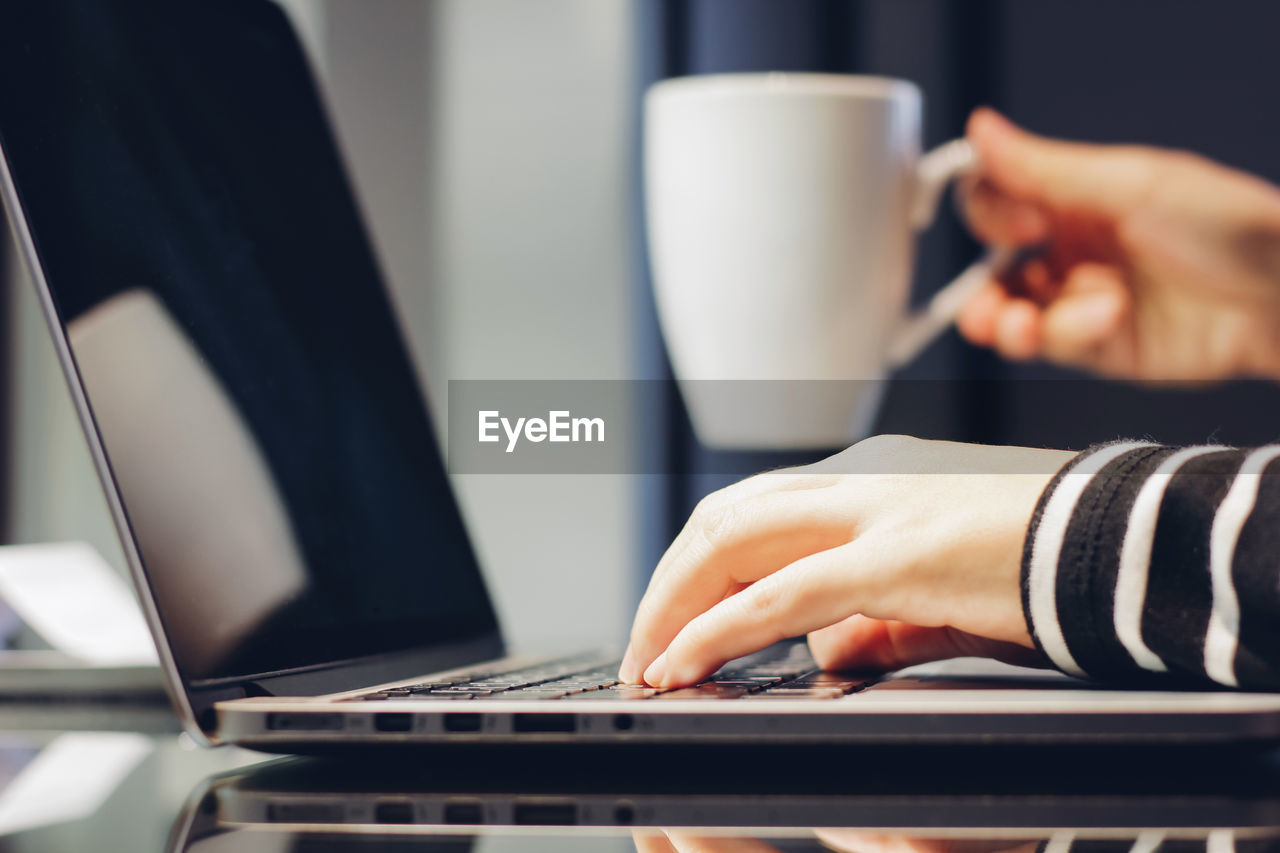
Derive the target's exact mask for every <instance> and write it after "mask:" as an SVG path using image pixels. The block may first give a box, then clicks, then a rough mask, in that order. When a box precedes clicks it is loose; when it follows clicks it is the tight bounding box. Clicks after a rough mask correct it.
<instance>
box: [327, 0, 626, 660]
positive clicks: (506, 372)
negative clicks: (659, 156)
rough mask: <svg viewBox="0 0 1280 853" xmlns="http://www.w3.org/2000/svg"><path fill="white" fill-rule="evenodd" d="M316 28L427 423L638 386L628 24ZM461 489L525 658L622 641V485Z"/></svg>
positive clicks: (465, 20) (393, 3) (497, 484)
mask: <svg viewBox="0 0 1280 853" xmlns="http://www.w3.org/2000/svg"><path fill="white" fill-rule="evenodd" d="M326 9H327V22H326V24H325V25H324V30H325V32H326V34H327V39H326V42H325V45H326V47H325V50H326V61H327V64H328V67H327V69H326V71H325V75H326V77H327V79H328V89H329V92H330V94H331V96H332V108H333V110H334V113H335V116H336V120H337V124H338V125H339V128H340V131H341V134H342V137H343V144H344V147H345V149H346V151H347V154H348V156H349V158H350V160H351V165H352V168H353V172H354V174H355V178H356V183H357V184H358V185H359V189H360V193H361V197H362V201H363V203H364V205H365V209H366V214H367V216H368V218H369V220H370V221H371V222H372V224H373V231H374V237H375V242H377V243H378V246H379V250H380V253H381V255H382V258H383V261H384V265H385V268H386V271H387V273H388V275H389V278H390V279H391V281H392V285H393V289H394V290H395V291H396V297H397V301H398V303H399V305H400V307H401V309H402V313H403V316H404V317H405V319H406V321H407V326H408V328H409V330H410V335H411V337H412V339H413V342H414V349H415V354H416V356H417V357H418V359H419V369H420V372H421V373H422V374H423V375H425V376H426V377H427V379H428V382H429V383H430V385H431V396H432V401H433V405H434V409H435V411H436V413H437V421H438V422H439V421H441V420H442V417H441V416H442V415H443V414H444V412H445V401H446V395H445V392H446V380H448V379H522V378H530V379H532V378H537V379H584V378H622V377H625V376H627V375H628V374H629V368H628V364H629V357H630V353H631V341H630V337H629V334H628V323H627V316H626V310H627V301H628V296H627V291H628V287H629V281H628V275H629V267H630V263H631V256H630V251H631V248H630V246H629V244H628V239H627V236H628V228H629V226H628V223H629V220H628V216H629V209H630V208H629V205H630V201H629V198H628V195H627V175H628V169H629V160H628V157H629V146H630V139H631V133H632V128H631V127H630V125H629V116H630V108H629V96H630V90H631V86H632V78H631V73H632V53H631V49H630V40H631V30H630V26H629V22H630V15H631V7H630V3H629V2H628V1H627V0H434V2H431V3H427V4H424V3H421V2H418V0H328V2H327V5H326ZM424 12H425V13H424ZM417 38H421V39H422V40H423V42H422V43H423V49H422V50H421V51H420V52H415V48H414V45H413V41H414V39H417ZM419 74H421V75H425V85H422V84H421V83H422V80H423V78H421V77H418V78H416V79H415V75H419ZM424 202H425V206H422V204H423V203H424ZM418 222H422V223H423V224H422V225H418V224H416V223H418ZM441 426H442V424H441ZM456 484H457V487H458V489H459V492H460V497H461V500H462V503H463V507H464V511H465V513H466V515H467V518H468V522H469V524H470V525H471V527H472V530H473V532H474V534H475V536H476V538H477V541H478V546H479V551H480V557H481V561H482V564H483V565H484V567H485V569H486V573H487V576H488V578H489V580H490V586H491V588H492V589H493V590H494V592H495V594H496V597H497V600H498V605H499V610H500V614H501V617H502V619H503V622H504V624H505V626H506V628H507V631H508V636H509V637H510V638H511V639H512V640H513V641H514V642H515V644H516V645H517V646H519V647H528V648H545V649H558V648H561V647H567V646H570V645H574V644H579V643H582V642H608V643H612V642H616V641H617V640H618V639H619V638H620V637H621V636H622V635H623V632H624V628H625V625H626V623H627V622H628V621H629V617H630V613H629V612H628V605H629V598H628V595H629V590H630V588H631V584H630V581H629V574H630V572H631V571H633V569H634V567H633V563H632V559H633V558H632V553H633V550H632V549H633V539H634V512H633V505H632V493H633V487H632V483H631V482H630V480H629V478H627V477H621V476H605V475H597V476H559V477H552V476H510V477H503V476H478V475H466V476H461V477H457V478H456Z"/></svg>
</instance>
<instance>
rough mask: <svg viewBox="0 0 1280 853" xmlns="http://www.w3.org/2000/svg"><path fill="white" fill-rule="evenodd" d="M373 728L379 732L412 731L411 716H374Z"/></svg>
mask: <svg viewBox="0 0 1280 853" xmlns="http://www.w3.org/2000/svg"><path fill="white" fill-rule="evenodd" d="M373 727H374V728H375V729H377V730H378V731H380V732H408V731H413V714H374V715H373Z"/></svg>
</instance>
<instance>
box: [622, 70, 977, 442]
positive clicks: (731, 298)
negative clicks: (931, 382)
mask: <svg viewBox="0 0 1280 853" xmlns="http://www.w3.org/2000/svg"><path fill="white" fill-rule="evenodd" d="M920 125H921V97H920V91H919V90H918V89H917V88H916V87H915V86H914V85H913V84H911V83H909V82H906V81H902V80H892V79H888V78H882V77H861V76H844V75H828V74H781V73H774V74H726V75H711V76H704V77H685V78H678V79H672V80H666V81H663V82H661V83H658V84H656V85H655V86H653V87H652V88H651V89H650V90H649V92H648V94H647V96H646V98H645V140H644V144H645V149H644V168H645V193H646V211H647V224H648V232H649V251H650V259H651V265H652V270H653V278H654V285H655V288H656V294H657V303H658V314H659V319H660V322H661V325H662V330H663V335H664V337H665V339H666V344H667V349H668V352H669V353H670V356H671V361H672V365H673V368H674V370H675V373H676V377H677V379H678V380H679V382H680V384H681V392H682V395H683V396H684V398H685V401H686V404H687V406H688V408H689V411H690V415H691V417H692V420H693V424H694V428H695V430H696V432H697V434H698V437H699V439H700V440H701V441H703V442H704V443H705V444H707V445H710V446H713V447H722V448H809V447H835V446H841V445H844V444H847V443H849V442H850V441H852V440H855V439H857V438H858V437H860V436H859V433H860V432H861V431H862V430H863V429H864V428H865V427H867V426H869V424H870V419H871V418H872V417H873V415H874V412H875V409H876V404H877V402H878V397H879V390H880V388H881V385H882V380H883V378H884V376H885V374H886V372H887V370H888V369H889V368H891V367H893V366H896V365H898V364H902V363H905V362H906V361H909V360H910V359H911V358H913V357H914V356H915V355H916V353H918V352H919V350H920V349H922V348H923V347H924V346H925V345H926V344H927V343H928V342H929V341H930V340H932V339H933V338H934V337H935V336H936V335H937V334H938V333H939V332H940V331H942V330H943V329H944V328H946V327H947V325H948V324H949V323H950V322H951V320H952V319H953V318H954V316H955V313H956V311H957V309H958V307H959V306H960V305H961V304H963V302H964V300H965V299H966V297H967V295H968V294H969V293H970V292H972V290H973V289H974V288H975V287H976V286H978V285H980V284H981V282H982V280H983V278H984V277H985V274H986V269H985V265H975V266H974V267H971V268H970V269H969V270H967V271H966V272H965V273H964V274H963V275H962V276H961V277H960V278H958V279H957V280H956V281H955V282H953V283H952V284H950V285H948V286H947V287H946V288H944V289H943V290H942V291H940V292H939V293H938V295H937V296H936V297H935V298H934V300H933V302H932V303H931V304H930V305H929V307H928V308H927V309H926V310H925V311H924V312H923V313H922V314H921V315H919V316H916V317H913V318H908V317H907V316H906V307H907V297H908V291H909V286H910V281H911V271H912V259H913V254H914V248H915V234H916V231H917V230H918V229H920V228H922V227H924V226H926V225H928V224H929V222H931V221H932V220H933V217H934V214H935V212H936V210H937V207H938V200H939V198H940V197H941V195H942V192H943V191H944V190H945V188H946V185H947V183H948V182H949V181H950V180H951V179H952V178H954V177H956V176H957V175H959V174H961V173H963V172H965V171H967V170H970V169H972V168H973V166H974V154H973V151H972V149H971V148H970V147H969V145H968V143H967V142H965V141H964V140H956V141H954V142H950V143H948V144H946V145H944V146H942V147H941V148H938V149H935V150H934V151H932V152H930V153H929V154H926V155H924V156H923V157H922V156H921V155H920ZM833 380H834V381H833Z"/></svg>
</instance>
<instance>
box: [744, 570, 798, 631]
mask: <svg viewBox="0 0 1280 853" xmlns="http://www.w3.org/2000/svg"><path fill="white" fill-rule="evenodd" d="M750 593H751V594H750V595H747V596H744V600H743V601H742V607H743V609H744V611H745V613H744V615H745V617H746V618H747V619H748V620H749V621H751V622H752V623H754V624H756V625H761V626H765V627H770V626H776V625H777V624H778V623H779V622H780V621H781V620H782V617H783V615H784V614H785V613H786V612H787V610H788V608H789V606H790V604H791V601H792V600H793V598H794V596H793V595H792V594H791V593H790V592H789V591H788V590H787V589H786V588H785V587H784V586H783V585H781V584H778V583H775V582H773V581H772V580H771V579H769V578H766V579H765V580H763V581H759V582H758V583H755V584H753V585H752V586H751V589H750Z"/></svg>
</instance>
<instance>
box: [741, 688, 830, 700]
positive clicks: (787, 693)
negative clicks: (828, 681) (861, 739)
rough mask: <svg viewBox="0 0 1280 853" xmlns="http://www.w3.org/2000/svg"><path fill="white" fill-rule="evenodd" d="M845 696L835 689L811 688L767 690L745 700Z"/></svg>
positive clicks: (751, 694)
mask: <svg viewBox="0 0 1280 853" xmlns="http://www.w3.org/2000/svg"><path fill="white" fill-rule="evenodd" d="M843 696H845V692H844V691H843V690H839V689H837V688H833V687H811V688H808V689H807V690H765V691H763V692H761V693H748V694H747V695H746V696H744V697H743V698H744V699H840V698H842V697H843Z"/></svg>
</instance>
